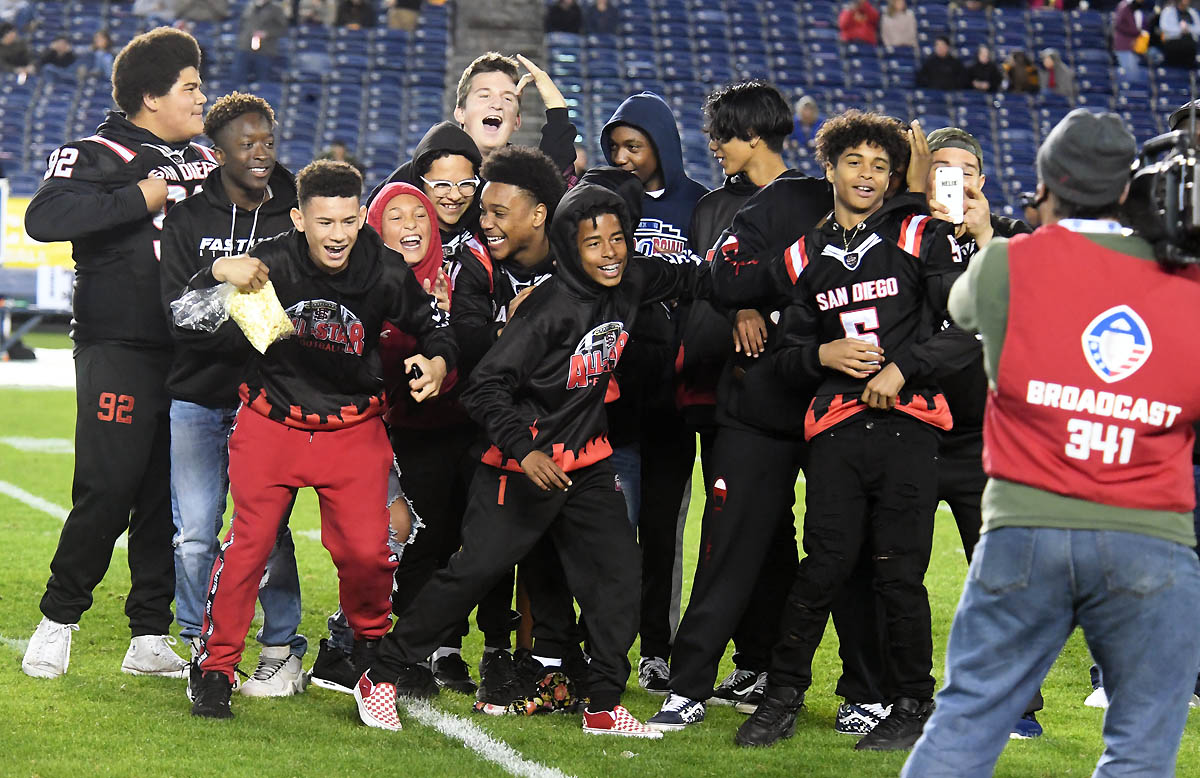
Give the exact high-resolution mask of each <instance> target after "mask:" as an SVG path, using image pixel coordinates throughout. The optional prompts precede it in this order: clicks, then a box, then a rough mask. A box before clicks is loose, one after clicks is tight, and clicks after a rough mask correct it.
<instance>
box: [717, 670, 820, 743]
mask: <svg viewBox="0 0 1200 778" xmlns="http://www.w3.org/2000/svg"><path fill="white" fill-rule="evenodd" d="M803 705H804V692H802V691H800V690H799V689H797V688H796V687H794V686H771V685H770V684H769V683H768V684H767V693H766V694H765V695H764V696H763V700H762V702H760V703H759V704H758V709H757V710H755V711H754V713H752V714H751V715H750V718H748V719H746V720H745V721H744V722H742V726H740V727H738V731H737V734H736V735H734V736H733V742H735V743H737V744H738V745H739V746H769V745H773V744H774V743H775V742H776V741H779V740H783V739H784V738H789V737H791V736H792V735H793V734H795V732H796V713H798V712H799V710H800V708H801V706H803Z"/></svg>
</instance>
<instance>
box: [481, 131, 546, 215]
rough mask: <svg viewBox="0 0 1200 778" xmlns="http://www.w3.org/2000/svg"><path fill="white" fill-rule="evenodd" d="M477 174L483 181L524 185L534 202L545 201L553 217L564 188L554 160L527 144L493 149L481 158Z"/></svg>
mask: <svg viewBox="0 0 1200 778" xmlns="http://www.w3.org/2000/svg"><path fill="white" fill-rule="evenodd" d="M479 174H480V175H481V176H482V177H483V178H484V180H485V181H488V182H490V183H496V184H510V185H512V186H515V187H517V188H519V189H523V190H525V191H526V192H528V193H529V194H530V196H531V197H533V199H534V202H538V203H545V205H546V213H547V215H548V216H549V218H553V217H554V209H555V208H557V207H558V201H559V200H561V199H562V196H563V194H564V193H565V192H566V191H567V185H566V184H565V183H564V182H563V177H562V174H561V173H559V172H558V169H557V168H556V167H554V162H553V161H552V160H551V159H550V158H549V157H547V156H546V155H545V154H544V153H542V152H541V151H539V150H537V149H534V148H530V147H528V146H505V147H504V148H500V149H496V150H495V151H494V152H492V154H491V155H490V156H489V157H488V158H487V159H486V160H484V162H483V168H482V169H481V170H480V171H479Z"/></svg>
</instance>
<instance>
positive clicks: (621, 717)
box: [583, 705, 663, 740]
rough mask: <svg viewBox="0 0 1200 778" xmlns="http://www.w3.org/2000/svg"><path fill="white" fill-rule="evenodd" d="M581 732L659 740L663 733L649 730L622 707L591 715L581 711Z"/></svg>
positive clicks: (584, 710) (587, 711)
mask: <svg viewBox="0 0 1200 778" xmlns="http://www.w3.org/2000/svg"><path fill="white" fill-rule="evenodd" d="M583 731H584V732H586V733H587V734H589V735H623V736H624V737H644V738H648V739H650V740H659V739H661V738H662V736H663V733H661V732H658V731H657V730H653V729H650V728H649V727H647V726H646V725H645V724H643V723H642V722H640V721H638V720H637V719H635V718H634V717H633V714H632V713H630V712H629V711H627V710H625V706H624V705H618V706H617V707H615V708H613V709H612V710H602V711H599V712H597V713H593V712H592V711H590V710H588V709H587V708H584V709H583Z"/></svg>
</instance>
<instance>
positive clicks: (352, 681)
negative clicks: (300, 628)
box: [308, 638, 378, 694]
mask: <svg viewBox="0 0 1200 778" xmlns="http://www.w3.org/2000/svg"><path fill="white" fill-rule="evenodd" d="M376 642H378V641H376ZM366 669H367V668H366V667H364V668H363V669H362V670H356V669H355V667H354V663H353V662H351V661H350V655H349V654H347V653H346V652H345V651H342V650H341V649H340V648H338V647H336V646H334V645H332V644H331V643H330V642H329V641H328V640H326V639H325V638H321V649H320V650H319V651H318V652H317V660H316V661H315V662H313V666H312V671H311V672H309V674H308V681H309V683H311V684H312V685H313V686H320V687H321V688H322V689H331V690H333V691H335V692H341V693H342V694H354V687H355V686H356V685H357V684H358V679H359V677H360V676H361V675H362V674H363V671H365V670H366Z"/></svg>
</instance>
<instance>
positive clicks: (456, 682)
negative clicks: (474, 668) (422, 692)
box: [433, 654, 479, 694]
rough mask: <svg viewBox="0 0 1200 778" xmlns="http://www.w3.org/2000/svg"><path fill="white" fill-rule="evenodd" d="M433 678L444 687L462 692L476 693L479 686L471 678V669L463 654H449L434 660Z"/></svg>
mask: <svg viewBox="0 0 1200 778" xmlns="http://www.w3.org/2000/svg"><path fill="white" fill-rule="evenodd" d="M433 680H435V681H437V685H438V686H440V687H442V688H443V689H449V690H450V691H452V692H458V693H460V694H474V693H475V690H476V689H477V688H479V687H477V686H476V685H475V680H474V679H473V678H471V671H470V669H468V668H467V663H466V662H464V661H463V658H462V654H447V655H446V656H444V657H441V658H440V659H435V660H434V661H433Z"/></svg>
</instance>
